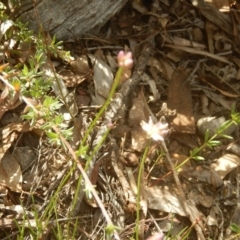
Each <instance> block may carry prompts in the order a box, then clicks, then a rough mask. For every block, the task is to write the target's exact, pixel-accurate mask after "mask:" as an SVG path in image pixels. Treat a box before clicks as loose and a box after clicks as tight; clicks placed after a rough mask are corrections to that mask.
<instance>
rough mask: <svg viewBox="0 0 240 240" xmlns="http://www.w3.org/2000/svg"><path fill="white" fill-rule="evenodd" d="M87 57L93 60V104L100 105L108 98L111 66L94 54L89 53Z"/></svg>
mask: <svg viewBox="0 0 240 240" xmlns="http://www.w3.org/2000/svg"><path fill="white" fill-rule="evenodd" d="M89 57H90V58H91V60H92V61H93V62H94V67H93V72H94V76H93V80H94V86H95V96H92V98H93V104H95V105H96V104H97V105H101V104H104V103H105V101H106V99H107V98H108V95H109V92H110V90H111V86H112V83H113V80H114V78H113V73H112V70H111V68H110V67H109V66H108V65H107V64H106V63H105V62H104V61H103V60H101V59H100V58H98V57H97V56H94V55H89Z"/></svg>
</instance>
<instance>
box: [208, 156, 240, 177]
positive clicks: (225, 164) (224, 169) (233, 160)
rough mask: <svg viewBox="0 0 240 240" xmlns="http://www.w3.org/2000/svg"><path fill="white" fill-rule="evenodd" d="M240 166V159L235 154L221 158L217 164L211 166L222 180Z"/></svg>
mask: <svg viewBox="0 0 240 240" xmlns="http://www.w3.org/2000/svg"><path fill="white" fill-rule="evenodd" d="M239 165H240V158H239V157H238V156H236V155H234V154H230V153H227V154H225V155H223V156H222V157H220V158H219V159H218V160H217V162H216V163H213V164H212V165H211V168H212V169H214V170H215V171H216V172H217V173H218V174H219V176H220V177H221V178H224V177H225V176H226V175H227V174H228V173H230V172H231V171H232V170H233V169H235V168H237V167H238V166H239Z"/></svg>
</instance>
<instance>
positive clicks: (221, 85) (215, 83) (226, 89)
mask: <svg viewBox="0 0 240 240" xmlns="http://www.w3.org/2000/svg"><path fill="white" fill-rule="evenodd" d="M200 80H201V81H202V82H204V83H206V84H208V85H209V86H211V87H212V88H213V89H216V90H217V91H219V92H220V93H221V94H222V95H224V96H226V97H232V98H238V97H239V96H240V94H239V93H238V92H237V91H236V90H235V89H233V88H232V87H230V85H229V84H227V83H226V82H224V81H222V82H219V79H216V78H213V77H211V76H202V77H200Z"/></svg>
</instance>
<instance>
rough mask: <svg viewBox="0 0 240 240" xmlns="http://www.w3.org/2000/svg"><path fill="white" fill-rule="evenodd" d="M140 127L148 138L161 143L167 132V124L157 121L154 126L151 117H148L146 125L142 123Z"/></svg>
mask: <svg viewBox="0 0 240 240" xmlns="http://www.w3.org/2000/svg"><path fill="white" fill-rule="evenodd" d="M141 126H142V129H143V130H144V131H145V132H147V134H148V136H149V137H151V138H152V139H153V140H155V141H163V140H164V139H163V137H164V136H166V134H167V133H168V132H169V129H168V123H166V122H163V121H159V122H157V123H156V124H154V123H153V120H152V118H151V117H149V121H148V123H146V122H144V121H142V122H141Z"/></svg>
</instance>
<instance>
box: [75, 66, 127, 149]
mask: <svg viewBox="0 0 240 240" xmlns="http://www.w3.org/2000/svg"><path fill="white" fill-rule="evenodd" d="M122 73H123V67H120V68H119V69H118V71H117V74H116V77H115V79H114V81H113V86H112V88H111V90H110V93H109V95H108V98H107V100H106V102H105V103H104V104H103V106H102V107H101V109H100V111H99V112H98V113H97V115H96V117H95V118H94V120H93V121H92V123H91V124H90V126H89V128H88V129H87V131H86V133H85V134H84V137H83V139H82V142H81V146H80V147H79V149H81V147H83V146H84V144H85V143H86V141H87V138H88V136H89V134H90V133H91V131H92V130H93V128H94V126H96V124H97V121H98V119H99V118H100V117H101V116H102V115H103V113H104V112H105V110H106V109H107V107H108V105H109V104H110V103H111V100H112V98H113V95H114V94H115V91H116V89H117V87H118V84H119V81H120V79H121V76H122Z"/></svg>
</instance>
